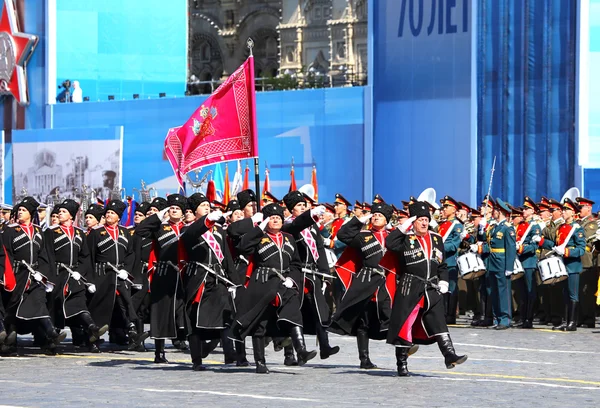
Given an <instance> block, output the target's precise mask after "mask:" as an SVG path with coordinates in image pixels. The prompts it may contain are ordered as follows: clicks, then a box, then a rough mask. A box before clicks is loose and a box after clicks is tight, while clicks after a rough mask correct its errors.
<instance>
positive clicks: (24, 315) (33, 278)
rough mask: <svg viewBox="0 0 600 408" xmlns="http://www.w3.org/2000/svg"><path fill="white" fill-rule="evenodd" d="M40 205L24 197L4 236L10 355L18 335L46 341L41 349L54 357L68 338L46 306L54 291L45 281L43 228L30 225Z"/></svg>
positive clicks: (1, 262)
mask: <svg viewBox="0 0 600 408" xmlns="http://www.w3.org/2000/svg"><path fill="white" fill-rule="evenodd" d="M38 206H39V203H38V202H37V201H36V200H35V199H34V198H33V197H25V198H24V199H23V200H22V201H21V202H20V203H18V204H17V205H16V206H15V208H16V210H17V222H16V223H14V224H9V225H7V226H6V227H5V228H4V232H3V233H2V242H3V244H4V250H3V251H0V267H1V268H3V269H4V274H3V278H4V287H5V290H6V294H7V303H5V307H6V320H5V322H6V325H7V330H6V332H7V339H6V340H5V346H8V348H7V349H6V351H8V352H9V353H16V351H17V350H16V348H17V346H16V333H17V332H18V333H30V332H33V333H34V334H35V335H36V336H38V337H39V339H43V340H42V342H43V343H42V344H41V348H42V350H43V351H44V352H45V353H47V354H51V355H52V354H55V353H56V351H55V350H56V346H58V345H59V344H60V342H61V341H63V340H64V339H65V337H66V336H67V334H66V332H64V331H59V332H57V331H56V330H55V328H54V325H53V324H52V320H51V319H50V313H49V312H48V308H47V305H46V292H49V291H52V286H51V284H49V283H48V282H47V280H46V276H48V275H50V272H51V267H50V263H49V260H48V253H47V252H46V246H45V245H44V237H43V232H42V229H41V227H39V226H38V225H34V224H33V223H32V222H31V220H32V217H33V215H34V214H35V212H36V210H37V208H38ZM5 257H8V259H5ZM44 275H45V276H44ZM54 290H57V289H54Z"/></svg>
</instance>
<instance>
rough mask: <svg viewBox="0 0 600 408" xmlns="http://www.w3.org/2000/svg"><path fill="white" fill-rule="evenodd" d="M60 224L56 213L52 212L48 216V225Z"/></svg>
mask: <svg viewBox="0 0 600 408" xmlns="http://www.w3.org/2000/svg"><path fill="white" fill-rule="evenodd" d="M58 224H60V220H59V219H58V214H52V215H51V216H50V225H58Z"/></svg>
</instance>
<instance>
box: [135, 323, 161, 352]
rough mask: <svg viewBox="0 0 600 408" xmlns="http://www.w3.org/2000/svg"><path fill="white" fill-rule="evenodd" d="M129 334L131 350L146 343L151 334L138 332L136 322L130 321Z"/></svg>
mask: <svg viewBox="0 0 600 408" xmlns="http://www.w3.org/2000/svg"><path fill="white" fill-rule="evenodd" d="M127 335H128V336H129V341H130V342H129V346H128V349H129V350H135V349H137V348H138V347H139V346H140V345H142V344H144V341H145V340H146V339H147V338H148V336H150V333H148V332H142V333H138V331H137V329H136V327H135V323H129V328H128V332H127ZM163 351H164V340H163Z"/></svg>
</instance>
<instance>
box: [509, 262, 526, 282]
mask: <svg viewBox="0 0 600 408" xmlns="http://www.w3.org/2000/svg"><path fill="white" fill-rule="evenodd" d="M523 275H525V269H523V265H522V264H521V261H519V258H515V265H514V267H513V273H512V275H510V280H513V281H514V280H517V279H520V278H522V277H523Z"/></svg>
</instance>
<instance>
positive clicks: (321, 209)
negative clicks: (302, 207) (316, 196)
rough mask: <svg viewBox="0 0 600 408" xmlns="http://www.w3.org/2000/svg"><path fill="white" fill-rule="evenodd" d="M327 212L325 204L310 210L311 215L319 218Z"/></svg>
mask: <svg viewBox="0 0 600 408" xmlns="http://www.w3.org/2000/svg"><path fill="white" fill-rule="evenodd" d="M323 214H325V206H324V205H320V206H318V207H315V208H313V209H311V210H310V216H311V217H313V218H319V217H320V216H321V215H323Z"/></svg>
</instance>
